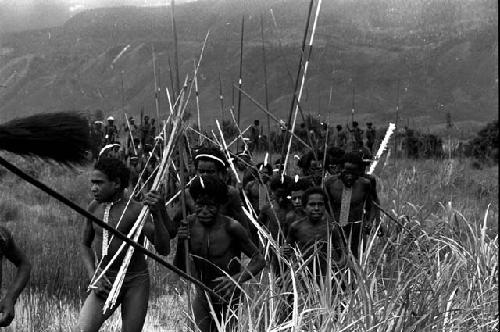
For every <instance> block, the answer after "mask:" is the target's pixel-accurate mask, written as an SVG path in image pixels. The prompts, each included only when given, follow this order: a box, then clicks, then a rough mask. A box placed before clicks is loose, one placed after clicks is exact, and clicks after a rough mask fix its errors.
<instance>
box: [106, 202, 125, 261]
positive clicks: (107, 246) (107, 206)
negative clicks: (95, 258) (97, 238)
mask: <svg viewBox="0 0 500 332" xmlns="http://www.w3.org/2000/svg"><path fill="white" fill-rule="evenodd" d="M121 200H122V199H121V198H120V199H118V200H117V201H115V202H111V203H106V206H105V207H104V218H103V221H104V223H105V224H108V223H109V213H110V211H111V207H112V206H113V205H115V204H117V203H119V202H120V201H121ZM108 242H109V232H108V231H107V230H106V229H103V230H102V257H104V256H106V255H107V254H108V248H109V243H108Z"/></svg>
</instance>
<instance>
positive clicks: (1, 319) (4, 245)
mask: <svg viewBox="0 0 500 332" xmlns="http://www.w3.org/2000/svg"><path fill="white" fill-rule="evenodd" d="M4 257H6V258H7V259H8V260H9V261H10V262H11V263H12V264H14V265H15V266H16V269H17V272H16V276H15V279H14V280H13V281H12V284H11V285H9V287H7V289H6V292H5V293H4V296H3V298H2V299H1V300H0V327H6V326H9V325H10V323H11V322H12V320H13V319H14V315H15V310H14V305H15V304H16V301H17V298H18V297H19V294H21V291H22V290H23V289H24V287H25V286H26V283H27V282H28V279H29V277H30V270H31V265H30V263H29V262H28V258H27V257H26V256H25V255H24V253H23V252H22V251H21V249H19V248H18V247H17V245H16V243H15V242H14V239H13V238H12V235H11V234H10V232H9V231H8V230H7V229H6V228H4V227H1V226H0V285H1V284H2V264H1V262H2V260H3V258H4Z"/></svg>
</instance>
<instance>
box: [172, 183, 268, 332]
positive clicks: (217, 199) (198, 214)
mask: <svg viewBox="0 0 500 332" xmlns="http://www.w3.org/2000/svg"><path fill="white" fill-rule="evenodd" d="M189 192H190V194H191V197H192V198H193V199H194V202H195V213H194V214H191V215H190V216H188V217H187V221H185V222H182V223H181V227H180V228H179V232H178V240H179V241H178V242H177V243H178V246H177V253H176V255H175V259H174V264H175V265H176V266H178V267H179V268H181V269H183V270H185V258H186V253H185V251H184V245H183V240H185V239H188V240H189V250H190V254H191V257H192V258H193V262H194V269H195V271H193V272H195V274H196V275H197V276H198V278H199V279H200V280H201V281H202V282H203V283H204V284H205V285H207V286H208V287H209V288H211V289H213V290H214V291H215V292H216V293H218V294H219V295H220V296H221V297H223V298H224V299H226V300H227V302H222V301H220V300H219V299H217V298H215V297H213V296H209V297H210V301H211V303H212V306H213V309H214V312H215V314H216V315H217V319H218V320H220V319H221V317H224V319H225V320H226V319H228V315H230V314H229V310H228V309H233V310H235V309H237V308H236V306H237V305H238V300H239V291H238V288H237V286H236V285H235V283H234V282H233V281H232V280H231V279H230V278H228V277H227V276H226V273H227V274H228V275H230V276H231V278H232V279H233V280H236V281H237V282H238V283H239V284H241V283H243V282H245V281H247V280H249V279H251V278H253V277H254V276H256V275H257V274H258V273H259V272H260V271H261V270H262V269H263V268H264V266H265V261H264V258H263V257H262V255H261V254H260V253H259V250H258V249H257V247H256V246H255V245H254V244H253V242H252V241H251V239H250V238H249V236H248V233H247V231H246V229H245V228H244V227H243V226H242V225H241V224H240V223H238V222H237V221H235V220H234V219H231V218H230V217H227V216H224V215H222V213H221V212H222V206H223V203H224V202H225V201H226V199H227V193H228V190H227V186H226V185H225V184H224V182H222V181H221V180H220V179H219V178H218V177H217V176H214V175H202V177H201V178H196V179H195V180H194V181H193V183H192V184H191V186H190V188H189ZM241 253H244V254H245V255H246V256H247V257H249V258H250V262H249V263H248V265H247V266H246V267H245V268H243V269H242V268H241V265H240V261H241ZM229 303H231V305H229ZM193 312H194V316H195V322H196V325H197V327H198V328H199V329H200V330H201V331H202V332H211V331H217V328H216V325H215V322H214V320H213V318H212V315H211V313H210V305H209V303H208V301H207V298H206V297H205V293H204V291H203V290H201V289H197V291H196V296H195V299H194V301H193Z"/></svg>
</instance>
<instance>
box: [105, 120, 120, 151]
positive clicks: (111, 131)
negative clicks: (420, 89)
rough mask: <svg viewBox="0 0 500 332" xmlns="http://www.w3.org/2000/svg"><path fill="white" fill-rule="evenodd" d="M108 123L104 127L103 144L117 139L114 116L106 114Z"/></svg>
mask: <svg viewBox="0 0 500 332" xmlns="http://www.w3.org/2000/svg"><path fill="white" fill-rule="evenodd" d="M107 121H108V124H107V125H106V126H105V127H104V144H112V143H113V142H115V141H118V138H119V137H118V128H117V127H116V125H115V118H114V117H112V116H108V119H107Z"/></svg>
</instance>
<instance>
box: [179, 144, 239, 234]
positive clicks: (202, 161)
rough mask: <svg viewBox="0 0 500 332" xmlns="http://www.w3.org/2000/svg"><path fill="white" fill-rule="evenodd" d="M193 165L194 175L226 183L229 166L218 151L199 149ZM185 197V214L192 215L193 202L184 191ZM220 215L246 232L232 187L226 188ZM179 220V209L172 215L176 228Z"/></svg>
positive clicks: (235, 191) (180, 218) (236, 193)
mask: <svg viewBox="0 0 500 332" xmlns="http://www.w3.org/2000/svg"><path fill="white" fill-rule="evenodd" d="M194 165H195V171H196V175H198V176H202V175H215V176H217V177H219V179H220V180H221V181H224V182H225V181H226V172H227V167H228V165H229V164H228V162H227V160H226V158H225V157H224V154H223V153H222V152H221V151H220V150H218V149H216V148H205V147H203V148H201V149H199V150H198V153H197V154H196V156H195V157H194ZM185 197H186V209H187V214H191V213H194V212H195V204H194V200H193V198H192V197H191V196H190V194H189V191H188V190H185ZM221 214H223V215H227V216H228V217H231V218H233V219H235V220H236V221H238V222H239V223H240V224H241V225H242V226H243V227H244V228H245V229H246V230H247V231H248V224H249V220H248V217H247V216H246V215H245V212H243V208H242V202H241V199H240V193H239V191H238V189H236V188H235V187H233V186H228V194H227V200H226V201H224V204H223V205H222V207H221ZM180 220H182V211H181V209H180V208H179V209H177V211H176V212H175V213H174V217H173V221H174V224H175V225H177V226H178V225H179V222H180ZM170 235H171V236H172V237H175V234H172V233H171V234H170Z"/></svg>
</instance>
